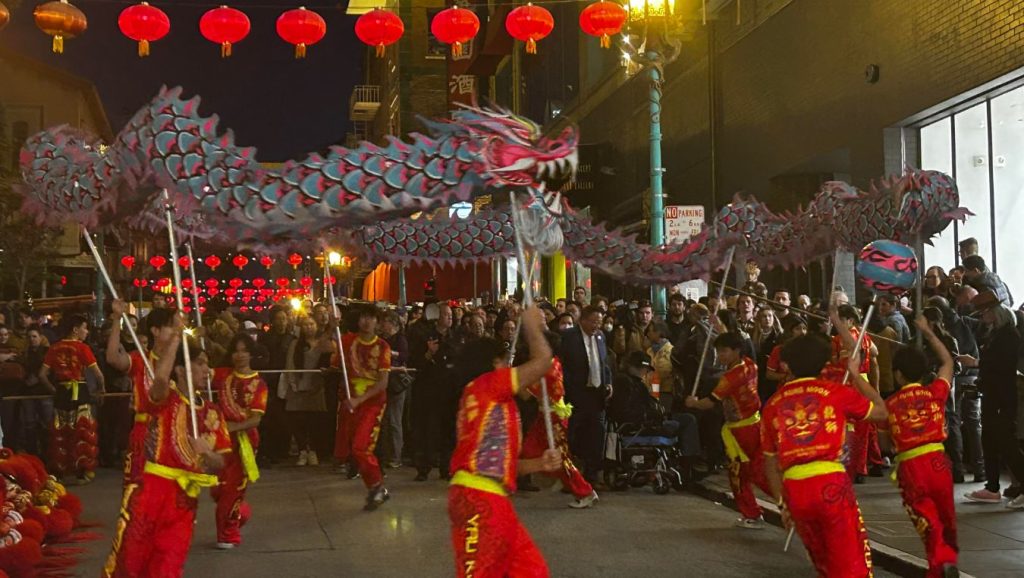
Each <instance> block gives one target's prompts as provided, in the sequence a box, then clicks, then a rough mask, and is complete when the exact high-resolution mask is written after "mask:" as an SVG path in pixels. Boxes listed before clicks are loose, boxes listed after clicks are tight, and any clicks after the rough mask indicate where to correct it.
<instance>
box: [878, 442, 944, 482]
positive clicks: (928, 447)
mask: <svg viewBox="0 0 1024 578" xmlns="http://www.w3.org/2000/svg"><path fill="white" fill-rule="evenodd" d="M944 451H946V446H944V445H942V444H940V443H938V442H935V443H930V444H924V445H921V446H917V447H916V448H910V449H909V450H907V451H905V452H900V453H898V454H896V462H895V463H894V464H893V465H892V473H891V474H889V479H890V480H892V483H894V484H895V483H897V480H899V471H900V463H902V462H905V461H907V460H912V459H914V458H917V457H921V456H923V455H925V454H930V453H934V452H944Z"/></svg>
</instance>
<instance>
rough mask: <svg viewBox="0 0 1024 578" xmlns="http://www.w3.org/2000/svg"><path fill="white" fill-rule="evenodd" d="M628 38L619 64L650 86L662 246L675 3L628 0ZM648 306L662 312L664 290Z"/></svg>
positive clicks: (655, 211) (655, 202) (656, 241)
mask: <svg viewBox="0 0 1024 578" xmlns="http://www.w3.org/2000/svg"><path fill="white" fill-rule="evenodd" d="M628 10H629V24H630V34H629V35H627V36H626V37H625V40H624V42H623V46H622V48H623V64H624V66H625V67H626V69H627V72H629V73H633V72H635V71H637V70H639V68H640V67H642V68H643V69H644V71H645V72H646V73H647V76H648V79H649V82H650V91H649V97H648V101H649V111H650V117H651V120H650V126H651V131H650V139H651V203H650V204H651V212H650V215H649V219H650V223H651V244H652V245H654V246H656V247H657V246H661V245H664V244H665V202H664V200H665V199H664V193H663V189H662V176H663V174H664V172H665V168H664V167H663V166H662V164H661V92H662V85H663V84H664V73H665V68H664V67H665V65H666V64H668V63H669V62H671V61H673V60H675V59H676V57H677V56H678V55H679V50H680V48H679V46H680V42H679V40H678V39H672V36H673V33H674V32H677V31H678V30H679V29H680V27H681V26H680V23H679V20H678V17H677V16H676V14H675V0H632V2H630V3H629V5H628ZM651 303H652V304H653V305H654V311H655V313H657V314H659V315H664V314H665V312H666V302H665V288H664V287H652V288H651Z"/></svg>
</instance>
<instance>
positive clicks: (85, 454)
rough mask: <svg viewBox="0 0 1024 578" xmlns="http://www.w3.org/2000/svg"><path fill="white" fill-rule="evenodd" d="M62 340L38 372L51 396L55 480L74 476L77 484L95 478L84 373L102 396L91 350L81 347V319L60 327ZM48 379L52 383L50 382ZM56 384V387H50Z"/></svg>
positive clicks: (85, 330) (84, 331)
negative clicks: (52, 394) (90, 377)
mask: <svg viewBox="0 0 1024 578" xmlns="http://www.w3.org/2000/svg"><path fill="white" fill-rule="evenodd" d="M62 325H63V327H62V329H63V331H64V339H62V340H60V341H58V342H57V343H55V344H53V345H51V346H50V349H49V350H48V351H47V352H46V357H45V358H44V359H43V367H42V369H41V370H40V371H39V380H40V381H41V382H42V384H43V386H44V387H46V388H48V389H49V390H50V391H53V392H54V397H53V409H54V412H53V413H54V422H53V426H52V429H51V433H50V450H49V453H50V461H51V465H52V468H53V473H54V474H55V475H56V476H57V477H58V478H60V477H63V476H67V475H70V474H75V475H77V476H78V481H79V483H88V482H91V481H92V480H93V478H94V477H95V476H96V474H95V473H94V470H95V469H96V453H97V448H96V420H95V419H94V418H93V415H92V407H91V406H90V405H89V404H90V403H91V402H92V396H91V395H90V394H89V386H88V385H86V381H85V379H86V377H85V372H86V371H88V372H89V373H91V374H92V376H93V377H94V378H95V379H96V383H97V384H98V385H99V393H103V390H104V381H103V372H101V371H100V368H99V366H98V365H96V357H95V356H94V355H93V353H92V349H90V348H89V346H88V345H86V344H85V343H83V341H85V338H86V337H88V335H89V324H88V322H87V321H86V319H85V318H84V317H82V316H81V315H72V316H70V317H68V318H67V319H66V320H65V322H64V323H63V324H62ZM51 375H52V377H53V379H50V378H51ZM54 381H56V383H57V385H58V386H59V387H56V388H55V387H54V386H53V384H52V382H54Z"/></svg>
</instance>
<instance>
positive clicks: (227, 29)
mask: <svg viewBox="0 0 1024 578" xmlns="http://www.w3.org/2000/svg"><path fill="white" fill-rule="evenodd" d="M199 32H200V33H202V35H203V38H206V39H207V40H209V41H210V42H215V43H217V44H220V57H221V58H227V57H228V56H231V45H232V44H234V43H236V42H240V41H241V40H242V39H243V38H245V37H246V36H248V35H249V17H248V16H246V15H245V13H244V12H242V11H241V10H236V9H234V8H228V7H227V6H221V7H220V8H214V9H213V10H209V11H207V12H206V14H203V17H202V18H200V19H199Z"/></svg>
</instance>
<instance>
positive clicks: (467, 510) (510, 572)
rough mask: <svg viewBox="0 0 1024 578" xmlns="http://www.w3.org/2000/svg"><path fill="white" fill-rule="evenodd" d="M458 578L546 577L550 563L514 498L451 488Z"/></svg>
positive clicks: (449, 505)
mask: <svg viewBox="0 0 1024 578" xmlns="http://www.w3.org/2000/svg"><path fill="white" fill-rule="evenodd" d="M448 517H449V518H450V519H451V521H452V546H454V547H455V576H456V577H457V578H506V577H508V578H546V577H547V576H548V575H549V574H548V565H547V563H545V562H544V557H543V556H541V553H540V550H538V549H537V546H536V545H534V543H533V540H532V539H530V535H529V534H528V533H527V532H526V528H524V527H523V525H522V524H521V523H519V518H518V517H516V512H515V510H513V509H512V501H511V500H509V499H508V498H507V497H505V496H499V495H498V494H492V493H489V492H482V491H480V490H474V489H472V488H466V487H463V486H452V487H451V488H450V489H449V490H448Z"/></svg>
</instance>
